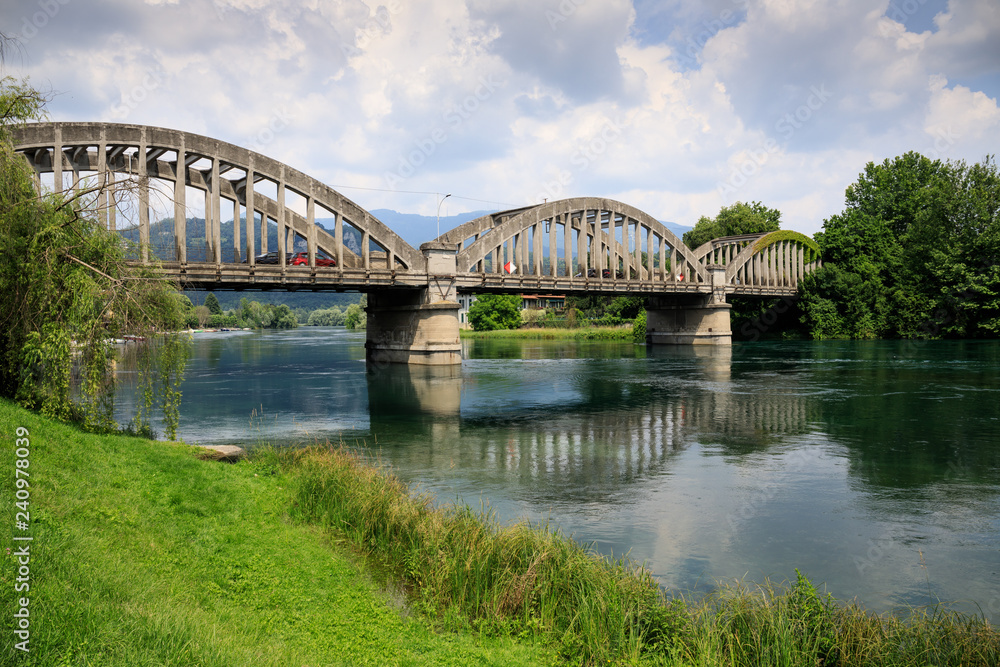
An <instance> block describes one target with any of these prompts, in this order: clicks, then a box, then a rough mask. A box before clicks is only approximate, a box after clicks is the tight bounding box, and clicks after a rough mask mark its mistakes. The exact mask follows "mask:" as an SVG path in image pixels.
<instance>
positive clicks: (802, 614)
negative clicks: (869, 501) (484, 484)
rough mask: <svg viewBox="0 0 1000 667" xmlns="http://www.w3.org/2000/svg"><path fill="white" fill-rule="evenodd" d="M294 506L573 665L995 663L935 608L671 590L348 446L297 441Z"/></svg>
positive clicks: (382, 562) (736, 588)
mask: <svg viewBox="0 0 1000 667" xmlns="http://www.w3.org/2000/svg"><path fill="white" fill-rule="evenodd" d="M291 458H292V459H294V460H292V461H288V462H286V465H291V467H292V468H293V469H295V470H297V471H298V480H299V486H298V491H297V507H298V510H299V511H300V512H301V515H302V517H303V518H304V519H305V520H307V521H311V522H317V523H319V524H320V525H323V526H325V527H327V528H328V529H329V530H331V532H332V533H334V534H336V535H340V536H342V537H344V538H345V539H347V540H349V541H350V542H351V543H352V544H353V545H354V546H355V547H356V548H357V549H358V550H360V551H361V552H363V553H366V554H368V556H369V557H370V558H371V559H372V562H374V563H376V564H377V566H378V567H380V568H381V569H383V570H385V571H387V572H388V573H389V574H390V575H391V576H393V577H394V578H396V579H397V580H400V581H403V582H404V583H405V585H406V586H407V588H408V590H410V591H411V594H412V596H413V598H414V599H415V601H416V604H417V605H418V606H419V608H420V609H421V610H422V611H423V612H424V613H426V614H428V615H430V616H432V617H435V618H439V619H442V620H444V621H446V622H448V624H449V625H452V626H455V627H472V628H475V629H478V630H480V631H483V632H485V633H487V634H499V635H509V634H514V635H517V636H532V635H534V636H538V637H540V638H544V639H547V640H548V641H550V642H553V643H555V644H556V645H558V647H559V649H560V654H561V655H563V656H564V657H566V658H569V659H570V660H571V661H572V662H574V663H583V664H607V663H608V662H614V663H624V664H650V665H726V666H730V665H732V666H741V667H742V666H744V665H745V666H747V667H751V666H754V667H755V666H757V665H788V666H802V667H806V666H808V667H814V666H816V665H823V666H829V665H845V666H848V665H850V666H854V665H857V666H858V667H863V666H864V667H867V666H870V665H883V666H890V665H891V666H897V665H898V666H904V665H905V666H909V665H912V666H914V667H915V666H917V665H921V666H922V665H928V664H934V665H956V666H957V665H982V666H983V667H986V666H988V665H990V666H995V665H997V664H1000V634H998V633H997V632H996V630H994V629H993V628H992V627H991V626H990V625H989V624H987V623H985V622H983V621H981V620H978V619H976V618H972V617H969V616H964V615H960V614H955V613H950V612H947V611H944V610H942V609H935V610H926V611H920V610H917V611H914V612H913V613H912V614H911V615H909V616H907V617H906V618H898V617H894V616H891V615H874V614H870V613H867V612H866V611H865V610H863V609H861V608H859V607H857V606H854V605H845V604H841V603H838V602H837V601H835V600H834V599H833V598H832V597H829V596H822V595H820V594H819V593H818V592H817V591H816V589H815V588H814V587H813V586H812V584H811V583H810V582H809V581H808V580H807V579H806V578H805V577H803V576H801V575H799V576H798V578H797V580H796V581H795V582H794V583H792V584H791V585H787V586H782V585H772V584H770V583H765V584H763V585H760V586H753V587H745V586H742V585H729V586H722V587H720V589H719V590H718V591H717V592H716V593H715V594H714V595H712V596H709V597H708V598H707V599H706V600H703V601H701V602H699V603H697V604H690V605H689V604H685V603H684V602H682V601H678V600H667V599H665V598H664V597H663V596H662V595H661V594H660V592H659V591H658V590H657V588H656V586H655V584H654V583H653V581H652V579H651V578H650V576H649V575H648V573H646V572H645V571H643V570H642V569H641V568H637V567H635V566H634V565H633V564H631V563H628V562H623V561H620V562H609V561H607V560H605V559H601V558H599V557H597V556H595V555H593V554H592V553H590V552H589V551H587V550H586V549H584V548H582V547H581V546H580V545H578V544H576V543H574V542H572V541H571V540H568V539H566V538H565V537H563V536H561V535H559V534H558V533H554V532H550V531H549V530H547V529H545V528H544V527H538V526H534V527H532V526H527V525H524V524H518V525H513V526H508V527H502V526H499V525H497V523H496V522H495V521H494V520H493V519H492V518H491V517H489V516H487V517H483V516H479V515H476V514H474V513H473V512H471V511H470V510H469V509H468V508H467V507H444V508H439V509H434V508H433V507H432V506H431V504H430V502H429V500H428V499H427V498H424V497H419V496H416V497H415V496H413V495H412V494H411V493H410V492H409V490H408V489H407V488H406V487H405V486H404V485H403V484H401V483H400V482H399V481H398V480H397V479H395V478H394V477H393V476H392V475H391V474H387V473H386V472H385V471H379V470H377V469H376V468H375V467H373V466H372V465H370V464H369V463H368V462H366V461H364V460H363V459H361V458H359V457H358V456H357V455H355V454H353V453H350V452H347V451H345V450H343V449H309V450H301V451H298V452H295V453H294V455H293V456H292V457H291Z"/></svg>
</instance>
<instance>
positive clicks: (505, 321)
mask: <svg viewBox="0 0 1000 667" xmlns="http://www.w3.org/2000/svg"><path fill="white" fill-rule="evenodd" d="M469 323H470V324H471V325H472V328H473V329H474V330H475V331H494V330H496V329H516V328H518V327H519V326H521V297H519V296H517V295H516V294H480V295H479V296H477V297H476V300H475V301H474V302H473V303H472V305H471V306H470V307H469Z"/></svg>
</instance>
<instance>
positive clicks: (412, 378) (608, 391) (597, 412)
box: [366, 347, 819, 503]
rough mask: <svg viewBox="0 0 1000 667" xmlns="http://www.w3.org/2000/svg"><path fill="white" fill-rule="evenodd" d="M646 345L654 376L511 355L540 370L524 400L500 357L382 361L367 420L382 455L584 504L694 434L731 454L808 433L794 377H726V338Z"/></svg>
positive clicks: (655, 471)
mask: <svg viewBox="0 0 1000 667" xmlns="http://www.w3.org/2000/svg"><path fill="white" fill-rule="evenodd" d="M543 354H544V352H540V355H543ZM650 354H652V355H655V356H656V357H657V359H658V360H659V363H658V364H657V365H656V366H657V373H656V375H653V374H652V372H650V371H649V370H648V368H642V369H633V371H638V372H639V373H648V375H647V376H646V377H642V378H637V377H635V373H634V372H633V373H631V374H629V375H628V376H626V377H623V378H622V379H621V381H614V380H612V379H609V378H608V377H607V376H605V377H603V378H601V379H598V378H597V377H595V374H594V373H592V372H591V373H580V374H573V373H572V372H570V373H568V374H567V373H566V371H565V369H566V366H565V364H566V363H572V362H567V360H566V359H565V358H564V359H562V360H551V359H549V360H545V359H538V360H537V362H534V361H532V362H530V363H528V364H521V365H520V366H521V367H520V368H519V369H518V372H519V373H522V372H524V371H525V370H527V372H528V373H531V372H532V371H531V369H530V368H529V369H526V368H525V366H531V365H532V364H536V365H538V366H540V367H541V368H540V369H538V370H537V371H536V372H538V373H540V375H541V376H542V377H540V378H538V379H539V380H540V381H541V384H542V386H537V385H536V386H534V387H533V388H531V389H529V390H527V391H528V392H529V393H530V394H531V395H530V396H524V397H523V399H524V400H520V399H519V398H518V397H517V396H508V395H506V394H505V393H502V391H501V389H500V385H502V384H503V382H504V378H503V376H504V370H503V365H504V363H505V362H503V361H499V362H497V361H494V362H491V363H496V364H498V368H497V370H496V375H495V376H491V373H490V372H488V371H487V372H484V371H483V370H482V369H480V371H479V372H477V373H476V374H475V375H472V376H463V374H462V372H461V369H459V368H455V367H414V366H403V365H396V364H391V365H389V364H387V365H384V366H381V367H378V368H374V369H369V372H368V373H367V375H366V377H367V382H368V396H369V410H370V430H371V433H372V434H373V437H375V438H377V441H376V443H377V446H378V449H379V451H380V453H381V456H382V457H383V458H384V459H386V460H387V461H388V462H390V463H392V464H393V465H396V466H398V467H399V468H401V469H404V470H407V471H427V472H428V473H430V474H431V475H432V476H435V477H436V476H441V475H444V476H447V475H448V472H447V471H449V470H456V471H462V472H461V474H463V475H466V474H472V475H473V476H474V477H475V480H476V483H477V484H482V485H484V486H493V485H507V486H508V487H510V488H513V489H516V493H517V494H518V495H519V496H520V497H521V498H522V499H524V500H531V501H532V502H542V503H546V502H551V501H555V502H573V501H575V500H585V501H586V502H588V503H593V502H596V501H600V502H614V500H615V498H616V497H619V496H620V495H621V494H622V493H624V492H626V491H627V490H629V489H630V488H632V487H633V486H634V485H635V483H636V482H637V481H642V480H644V479H651V478H655V477H658V476H661V475H663V474H666V473H668V472H669V470H670V462H671V460H672V459H674V458H675V457H676V456H677V455H678V454H679V453H680V452H682V451H684V450H685V449H687V448H688V447H689V446H690V444H692V443H693V442H695V441H698V442H700V443H701V444H702V445H703V446H718V447H721V448H723V450H724V451H727V452H732V453H734V454H736V453H746V452H748V451H756V450H764V449H767V448H770V447H773V446H775V445H779V444H781V442H783V441H785V440H787V439H788V438H790V437H794V436H795V435H797V434H802V433H805V432H807V431H808V430H809V425H810V423H814V422H815V419H816V418H817V417H818V411H819V406H818V405H817V404H816V401H815V400H813V399H811V398H810V397H809V396H806V395H805V394H804V393H803V392H796V391H794V387H793V386H792V387H786V388H785V390H784V391H781V392H773V391H752V390H744V389H740V388H737V387H734V386H733V383H732V382H731V360H732V349H731V348H727V347H691V348H684V347H678V348H663V349H656V350H655V352H651V353H650ZM529 355H530V349H529ZM552 363H559V364H561V366H560V368H561V371H560V374H559V377H554V376H552V377H550V378H548V380H549V383H550V386H548V387H546V386H544V385H545V382H546V378H545V377H544V376H545V370H544V367H545V366H546V365H547V364H552ZM580 363H581V364H582V363H588V364H593V363H595V360H593V359H590V360H586V361H584V360H581V361H580ZM597 363H600V362H599V361H598V362H597ZM610 363H614V362H610ZM507 365H508V367H509V362H508V363H507ZM664 366H666V371H667V372H666V373H663V374H661V372H662V371H663V369H664ZM671 367H673V369H674V370H675V372H674V373H671V372H670V369H671ZM494 382H495V383H496V385H494V384H493V383H494ZM463 399H464V400H463ZM463 403H464V407H463ZM403 442H406V443H408V444H406V445H405V446H404V445H403V444H401V443H403ZM415 442H425V443H427V446H415V445H414V444H412V443H415ZM369 444H371V443H369Z"/></svg>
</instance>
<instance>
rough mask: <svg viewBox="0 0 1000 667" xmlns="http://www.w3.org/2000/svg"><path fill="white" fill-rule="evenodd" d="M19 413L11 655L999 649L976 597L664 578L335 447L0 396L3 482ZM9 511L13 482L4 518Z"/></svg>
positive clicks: (796, 657)
mask: <svg viewBox="0 0 1000 667" xmlns="http://www.w3.org/2000/svg"><path fill="white" fill-rule="evenodd" d="M19 426H20V427H25V428H27V429H28V430H29V432H30V440H31V447H30V449H31V455H30V462H31V465H30V467H29V468H28V470H29V473H30V475H31V477H30V481H31V499H30V503H31V504H30V513H31V521H30V523H31V528H30V531H28V532H27V533H18V534H30V535H31V536H32V537H33V538H34V541H33V542H32V543H31V564H30V567H31V581H30V583H31V590H30V592H29V593H28V594H27V595H28V596H29V597H30V599H31V603H30V605H29V608H30V611H31V617H30V618H31V644H30V647H31V652H30V653H29V654H27V655H24V654H20V653H15V652H14V649H13V644H14V641H15V638H14V636H13V633H12V632H11V630H12V627H11V625H12V621H13V612H14V610H15V608H16V606H15V605H16V602H15V600H16V598H17V597H20V596H23V595H25V594H24V593H15V591H14V585H15V580H14V579H15V576H16V563H15V561H14V559H13V557H12V556H11V555H8V554H7V553H6V545H0V591H2V593H0V599H2V601H3V602H2V605H0V606H2V610H0V613H3V616H4V621H3V627H4V630H5V631H4V634H3V639H2V642H0V656H2V660H0V664H23V665H53V666H55V667H62V666H64V665H102V666H103V665H111V666H117V665H122V666H124V665H129V666H131V665H185V666H187V665H205V666H212V665H219V666H223V665H226V666H228V665H489V664H493V665H546V664H558V663H560V662H564V663H568V664H590V665H596V664H602V665H605V664H616V665H624V664H639V665H700V666H709V665H723V666H726V667H730V666H731V667H744V666H746V667H751V666H754V667H756V666H757V665H781V666H788V667H800V666H801V667H816V666H818V665H819V666H823V667H830V666H832V665H839V666H845V667H847V666H855V665H856V666H858V667H862V666H865V667H867V666H868V665H875V666H883V667H910V666H912V667H916V666H918V665H955V666H958V665H969V666H983V667H987V666H990V667H994V666H995V665H998V664H1000V633H998V632H997V631H996V630H995V629H994V628H993V627H992V626H990V625H989V624H988V623H986V622H984V621H983V620H982V619H979V618H976V617H972V616H968V615H963V614H958V613H953V612H949V611H948V610H947V609H945V608H930V609H917V610H913V611H912V612H911V613H909V614H906V615H905V616H893V615H888V614H885V615H875V614H871V613H868V612H866V611H865V610H864V609H862V608H860V607H858V606H856V605H853V604H843V603H840V602H837V601H836V600H834V599H833V598H832V597H829V596H822V595H820V594H819V593H818V592H817V591H816V590H815V589H814V588H813V586H812V584H810V583H809V581H808V580H807V579H806V578H805V577H803V576H801V575H799V577H798V578H797V580H796V581H795V582H793V583H791V584H784V585H782V584H772V583H771V582H764V583H762V584H759V585H744V584H742V583H739V582H738V583H736V584H732V585H722V586H720V587H719V588H718V590H717V591H716V592H715V593H713V594H712V595H710V596H708V597H707V598H705V599H704V600H700V601H697V602H691V603H688V602H684V601H682V600H668V599H666V598H665V597H664V596H663V595H662V594H661V592H660V591H659V590H658V589H657V588H656V586H655V585H654V582H653V580H652V579H651V577H650V576H649V574H648V573H647V572H646V571H644V570H643V569H642V568H640V567H637V566H636V565H635V564H634V563H630V562H628V561H624V560H622V561H614V562H613V561H609V560H607V559H604V558H601V557H599V556H597V555H595V554H594V553H593V552H591V551H590V550H588V549H587V548H585V547H583V546H581V545H579V544H577V543H575V542H573V541H572V540H570V539H568V538H566V537H564V536H562V535H560V534H559V533H558V532H555V531H550V530H548V529H547V528H546V527H544V526H530V525H527V524H524V523H521V524H515V525H510V526H503V525H500V524H499V523H498V522H497V521H496V519H495V517H493V516H492V515H489V514H487V515H485V516H484V515H482V514H480V513H476V512H473V511H472V510H470V509H469V508H468V507H465V506H457V507H455V506H452V507H437V508H436V507H434V506H433V505H432V504H431V503H430V502H429V500H428V499H427V498H426V497H422V496H419V495H415V494H413V493H412V491H411V490H410V489H409V488H407V487H406V486H405V485H404V484H402V483H401V482H400V481H399V480H398V479H397V478H395V477H394V476H393V475H391V474H389V473H387V472H386V471H385V470H383V469H381V468H380V467H379V466H378V465H373V462H371V461H368V460H366V459H364V458H362V457H359V456H358V455H357V454H354V453H351V452H349V451H347V450H344V449H343V448H332V447H327V448H319V447H313V448H308V449H304V450H286V451H274V450H262V451H261V453H260V454H259V455H257V456H255V457H254V459H253V460H252V461H248V462H243V463H239V464H236V465H227V464H219V463H210V462H205V461H202V460H200V459H198V458H196V456H195V453H194V450H193V448H189V447H187V446H184V445H174V444H166V443H161V442H151V441H148V440H143V439H139V438H132V437H125V436H95V435H89V434H85V433H81V432H80V431H78V430H76V429H75V428H73V427H71V426H66V425H63V424H57V423H54V422H52V421H49V420H46V419H44V418H41V417H39V416H37V415H35V414H32V413H30V412H26V411H24V410H22V409H20V408H18V407H15V406H13V405H11V404H10V403H7V402H2V401H0V433H2V437H3V438H4V450H3V451H4V458H3V471H2V473H0V480H2V487H3V490H4V493H5V494H7V495H8V497H10V495H11V494H12V490H13V489H14V473H13V470H14V466H13V463H14V433H15V428H16V427H19ZM376 463H377V462H376ZM15 511H16V508H15V507H14V506H13V503H10V502H5V503H4V505H3V510H2V520H3V521H4V522H6V523H5V525H8V526H13V525H14V520H15V518H14V513H15ZM7 544H8V545H10V546H12V547H16V546H17V543H15V542H13V540H9V541H8V542H7ZM373 573H374V574H373ZM12 656H13V657H12Z"/></svg>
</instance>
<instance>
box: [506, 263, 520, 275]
mask: <svg viewBox="0 0 1000 667" xmlns="http://www.w3.org/2000/svg"><path fill="white" fill-rule="evenodd" d="M503 270H504V271H506V272H507V273H514V272H515V271H517V267H516V266H514V262H507V263H506V264H504V265H503Z"/></svg>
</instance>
